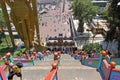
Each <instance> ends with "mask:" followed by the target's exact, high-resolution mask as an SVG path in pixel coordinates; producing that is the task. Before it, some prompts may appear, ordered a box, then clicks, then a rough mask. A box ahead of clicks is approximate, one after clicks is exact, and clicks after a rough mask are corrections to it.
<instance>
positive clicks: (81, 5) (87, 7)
mask: <svg viewBox="0 0 120 80" xmlns="http://www.w3.org/2000/svg"><path fill="white" fill-rule="evenodd" d="M71 8H72V12H73V15H74V17H75V18H76V19H78V20H79V27H78V32H83V30H84V29H83V24H84V21H85V20H86V21H90V20H91V19H92V17H93V16H95V15H96V13H97V8H96V7H95V6H93V4H92V3H91V0H74V1H73V3H72V6H71ZM80 29H81V30H80Z"/></svg>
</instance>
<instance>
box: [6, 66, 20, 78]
mask: <svg viewBox="0 0 120 80" xmlns="http://www.w3.org/2000/svg"><path fill="white" fill-rule="evenodd" d="M14 75H17V77H20V80H22V73H21V68H19V67H18V66H17V65H13V66H12V71H11V72H10V74H9V76H8V80H13V76H14Z"/></svg>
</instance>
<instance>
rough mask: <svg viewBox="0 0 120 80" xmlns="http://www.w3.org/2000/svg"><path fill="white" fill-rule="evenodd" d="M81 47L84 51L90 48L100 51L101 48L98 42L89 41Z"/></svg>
mask: <svg viewBox="0 0 120 80" xmlns="http://www.w3.org/2000/svg"><path fill="white" fill-rule="evenodd" d="M83 49H84V50H85V51H86V52H89V51H91V50H94V51H95V52H96V53H100V51H101V50H102V46H101V45H100V44H98V43H93V44H92V43H89V44H86V45H84V46H83Z"/></svg>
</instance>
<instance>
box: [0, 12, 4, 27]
mask: <svg viewBox="0 0 120 80" xmlns="http://www.w3.org/2000/svg"><path fill="white" fill-rule="evenodd" d="M0 27H1V28H3V27H5V20H4V17H3V14H2V10H0Z"/></svg>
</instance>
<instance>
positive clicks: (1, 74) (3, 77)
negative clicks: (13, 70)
mask: <svg viewBox="0 0 120 80" xmlns="http://www.w3.org/2000/svg"><path fill="white" fill-rule="evenodd" d="M8 75H9V67H8V66H7V65H4V66H2V67H0V80H7V78H8Z"/></svg>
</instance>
